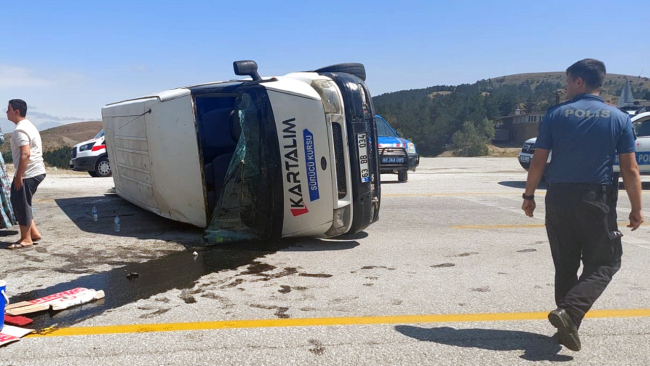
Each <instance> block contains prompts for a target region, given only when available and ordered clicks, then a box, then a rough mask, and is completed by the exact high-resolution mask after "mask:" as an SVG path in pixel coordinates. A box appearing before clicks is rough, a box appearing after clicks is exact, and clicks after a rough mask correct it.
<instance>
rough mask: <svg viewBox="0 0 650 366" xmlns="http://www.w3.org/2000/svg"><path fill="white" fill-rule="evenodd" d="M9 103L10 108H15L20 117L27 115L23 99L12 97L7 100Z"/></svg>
mask: <svg viewBox="0 0 650 366" xmlns="http://www.w3.org/2000/svg"><path fill="white" fill-rule="evenodd" d="M9 105H11V109H13V110H17V111H18V113H20V116H21V117H25V116H26V115H27V103H25V101H24V100H22V99H12V100H10V101H9Z"/></svg>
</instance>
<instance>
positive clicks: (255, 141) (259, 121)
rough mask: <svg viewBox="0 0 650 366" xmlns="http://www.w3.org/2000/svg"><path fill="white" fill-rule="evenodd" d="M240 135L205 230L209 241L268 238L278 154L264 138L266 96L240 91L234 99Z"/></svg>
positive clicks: (267, 109) (226, 241)
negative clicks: (275, 153)
mask: <svg viewBox="0 0 650 366" xmlns="http://www.w3.org/2000/svg"><path fill="white" fill-rule="evenodd" d="M235 113H236V114H237V115H238V117H239V125H240V126H241V135H240V137H239V140H238V142H237V147H236V149H235V152H234V154H233V158H232V160H231V161H230V166H229V167H228V171H227V173H226V177H225V180H224V185H223V189H222V191H221V195H220V197H219V199H218V201H217V205H216V208H215V210H214V212H213V214H212V220H211V222H210V225H209V226H208V228H207V230H206V237H205V238H206V240H207V241H208V243H210V244H218V243H229V242H239V241H250V240H262V239H268V238H270V236H271V233H272V232H273V229H274V228H273V227H272V225H274V220H272V217H271V216H272V214H273V209H274V205H273V196H274V195H273V188H272V187H273V186H274V184H273V183H274V181H273V179H274V174H275V172H277V171H278V169H277V168H278V166H277V164H279V157H277V158H276V157H275V155H274V153H273V150H274V147H273V146H272V144H273V143H275V141H273V139H267V138H266V136H267V135H268V131H267V129H268V128H270V127H269V126H270V125H273V126H272V127H273V130H274V131H273V132H274V133H275V126H274V124H275V123H274V121H273V120H272V117H270V118H271V121H269V120H268V119H269V116H270V115H271V116H272V114H270V113H271V112H270V106H269V102H268V96H267V95H266V93H264V94H263V95H256V94H255V93H253V92H251V93H243V94H242V95H241V96H240V97H238V98H237V100H236V102H235Z"/></svg>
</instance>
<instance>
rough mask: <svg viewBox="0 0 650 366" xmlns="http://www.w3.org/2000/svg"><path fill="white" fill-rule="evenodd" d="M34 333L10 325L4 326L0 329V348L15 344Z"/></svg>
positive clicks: (30, 330) (32, 330)
mask: <svg viewBox="0 0 650 366" xmlns="http://www.w3.org/2000/svg"><path fill="white" fill-rule="evenodd" d="M34 332H35V331H34V329H27V328H18V327H14V326H11V325H5V326H4V327H3V328H2V332H0V347H2V346H5V345H7V344H9V343H13V342H17V341H19V340H20V338H22V337H24V336H26V335H28V334H29V333H34Z"/></svg>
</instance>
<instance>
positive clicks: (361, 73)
mask: <svg viewBox="0 0 650 366" xmlns="http://www.w3.org/2000/svg"><path fill="white" fill-rule="evenodd" d="M315 71H316V72H318V73H321V72H344V73H346V74H350V75H354V76H356V77H358V78H359V79H361V80H363V81H366V67H365V66H363V64H360V63H357V62H348V63H344V64H336V65H331V66H325V67H321V68H320V69H318V70H315Z"/></svg>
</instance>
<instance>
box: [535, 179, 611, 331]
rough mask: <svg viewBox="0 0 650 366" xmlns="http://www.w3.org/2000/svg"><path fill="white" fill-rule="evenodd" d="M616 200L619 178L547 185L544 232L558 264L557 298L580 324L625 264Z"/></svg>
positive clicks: (556, 275)
mask: <svg viewBox="0 0 650 366" xmlns="http://www.w3.org/2000/svg"><path fill="white" fill-rule="evenodd" d="M617 200H618V179H616V184H615V185H612V186H600V185H588V184H575V183H553V184H550V185H549V187H548V191H547V194H546V232H547V233H548V239H549V242H550V244H551V253H552V254H553V263H554V264H555V302H556V303H557V306H558V307H560V308H563V309H565V310H566V311H567V312H568V313H569V315H571V317H572V318H573V320H574V321H575V322H576V324H577V325H578V326H580V323H581V322H582V319H583V318H584V316H585V314H586V313H587V311H589V309H591V306H592V305H593V304H594V302H596V300H597V299H598V297H599V296H600V295H601V294H602V293H603V291H605V288H606V287H607V285H608V284H609V282H610V281H611V280H612V277H613V276H614V274H615V273H616V272H617V271H618V270H619V268H621V255H622V254H623V249H622V246H621V236H622V234H621V233H620V232H619V231H618V226H617V223H616V202H617ZM581 260H582V264H583V269H582V273H581V274H580V277H579V278H578V276H577V273H578V269H579V267H580V261H581Z"/></svg>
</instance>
